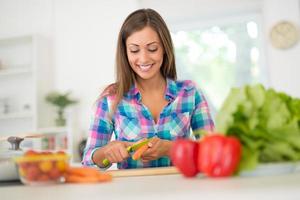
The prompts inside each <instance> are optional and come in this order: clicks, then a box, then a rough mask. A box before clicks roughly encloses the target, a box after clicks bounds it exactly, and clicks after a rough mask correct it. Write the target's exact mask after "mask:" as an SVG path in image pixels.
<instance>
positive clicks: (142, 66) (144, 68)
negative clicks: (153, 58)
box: [139, 64, 152, 71]
mask: <svg viewBox="0 0 300 200" xmlns="http://www.w3.org/2000/svg"><path fill="white" fill-rule="evenodd" d="M139 67H140V68H141V70H142V71H148V70H149V69H150V68H151V67H152V64H148V65H139Z"/></svg>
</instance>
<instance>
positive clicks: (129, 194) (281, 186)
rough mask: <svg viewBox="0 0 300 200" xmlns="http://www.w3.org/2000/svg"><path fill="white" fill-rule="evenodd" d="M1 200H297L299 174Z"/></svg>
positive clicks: (41, 192) (14, 192)
mask: <svg viewBox="0 0 300 200" xmlns="http://www.w3.org/2000/svg"><path fill="white" fill-rule="evenodd" d="M0 194H1V200H8V199H13V200H17V199H22V200H35V199H36V200H44V199H49V200H66V199H71V200H83V199H90V200H94V199H103V200H110V199H116V200H118V199H120V200H124V199H128V200H133V199H152V200H154V199H163V200H164V199H172V200H174V199H192V198H194V199H196V198H197V199H209V200H214V199H222V200H223V199H230V200H234V199H243V200H247V199H263V200H266V199H272V200H277V199H298V200H299V199H300V173H299V172H297V173H292V174H286V175H277V176H261V177H232V178H218V179H212V178H206V177H203V176H201V175H199V176H198V177H196V178H191V179H187V178H184V177H182V176H181V175H180V174H172V175H155V176H135V177H118V178H114V179H113V181H112V182H109V183H99V184H60V185H47V186H23V185H22V186H20V185H19V186H7V187H0Z"/></svg>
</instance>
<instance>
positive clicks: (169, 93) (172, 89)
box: [125, 78, 178, 101]
mask: <svg viewBox="0 0 300 200" xmlns="http://www.w3.org/2000/svg"><path fill="white" fill-rule="evenodd" d="M177 93H178V88H177V85H176V82H175V81H174V80H172V79H169V78H167V88H166V92H165V98H166V99H167V100H168V101H172V100H174V99H175V98H176V96H177ZM125 97H127V98H130V99H132V98H136V99H137V100H138V101H141V94H140V92H139V90H138V88H137V85H136V83H135V84H133V85H132V86H131V87H130V89H129V91H128V92H127V94H126V95H125Z"/></svg>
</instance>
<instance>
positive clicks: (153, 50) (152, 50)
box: [148, 48, 157, 52]
mask: <svg viewBox="0 0 300 200" xmlns="http://www.w3.org/2000/svg"><path fill="white" fill-rule="evenodd" d="M148 50H149V51H150V52H155V51H157V48H155V49H148Z"/></svg>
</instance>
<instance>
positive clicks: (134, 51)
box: [130, 50, 139, 53]
mask: <svg viewBox="0 0 300 200" xmlns="http://www.w3.org/2000/svg"><path fill="white" fill-rule="evenodd" d="M137 52H139V50H130V53H137Z"/></svg>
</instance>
